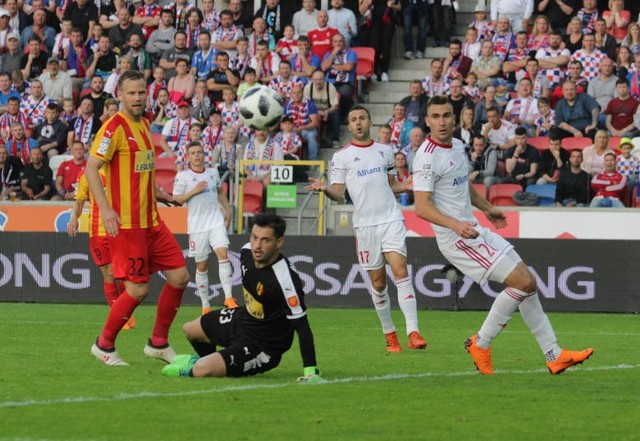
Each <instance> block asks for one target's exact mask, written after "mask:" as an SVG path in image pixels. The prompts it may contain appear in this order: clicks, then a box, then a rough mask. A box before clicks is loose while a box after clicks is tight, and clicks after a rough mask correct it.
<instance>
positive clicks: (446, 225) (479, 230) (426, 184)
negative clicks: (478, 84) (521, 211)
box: [413, 96, 593, 375]
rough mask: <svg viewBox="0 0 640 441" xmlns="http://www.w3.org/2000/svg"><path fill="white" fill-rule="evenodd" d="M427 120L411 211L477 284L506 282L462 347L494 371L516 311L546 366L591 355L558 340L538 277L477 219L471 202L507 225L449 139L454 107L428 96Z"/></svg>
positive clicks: (559, 367)
mask: <svg viewBox="0 0 640 441" xmlns="http://www.w3.org/2000/svg"><path fill="white" fill-rule="evenodd" d="M426 123H427V125H428V126H429V128H430V129H431V134H430V135H429V137H427V139H426V140H425V142H424V143H423V144H422V145H421V146H420V148H419V149H418V151H417V152H416V156H415V159H414V162H413V191H414V195H415V205H416V214H417V215H418V216H419V217H420V218H422V219H424V220H426V221H429V222H430V223H431V225H432V226H433V230H434V231H435V233H436V239H437V241H438V248H439V249H440V252H441V253H442V254H443V255H444V257H445V258H446V259H447V260H448V261H449V262H450V263H451V264H453V265H454V266H455V267H456V268H458V269H459V270H460V271H461V272H462V273H464V274H465V275H467V276H469V277H471V278H472V279H473V280H474V281H475V282H476V283H478V284H479V285H482V284H484V283H485V282H487V281H488V280H491V281H494V282H499V283H503V284H504V285H505V288H504V290H503V291H502V292H500V294H498V296H497V297H496V299H495V300H494V302H493V305H492V306H491V310H490V311H489V314H488V316H487V318H486V319H485V321H484V323H483V324H482V327H481V328H480V330H479V331H478V333H477V334H476V335H473V336H471V337H469V338H468V339H467V341H466V342H465V347H466V349H467V352H469V354H470V355H471V357H472V358H473V362H474V363H475V365H476V367H477V368H478V370H479V371H480V373H482V374H484V375H490V374H493V373H494V372H493V365H492V362H491V348H490V346H491V342H492V341H493V339H495V338H496V337H497V336H498V334H499V333H500V331H502V329H504V327H505V326H506V325H507V323H509V320H510V319H511V316H512V315H513V313H514V312H515V311H516V309H519V310H520V314H521V315H522V319H523V320H524V322H525V323H526V325H527V326H528V327H529V329H530V330H531V332H532V333H533V335H534V336H535V337H536V340H537V341H538V344H539V345H540V349H542V353H543V354H544V356H545V358H546V361H547V367H548V369H549V372H551V373H552V374H559V373H562V372H564V371H565V370H566V369H567V368H569V367H571V366H574V365H576V364H580V363H582V362H583V361H585V360H586V359H587V358H589V357H590V356H591V354H592V353H593V349H585V350H583V351H568V350H566V349H561V348H560V346H558V343H557V340H556V335H555V332H554V330H553V327H552V326H551V323H550V322H549V319H548V318H547V315H546V314H545V313H544V311H543V309H542V305H541V304H540V300H539V298H538V290H537V286H536V280H535V277H534V276H533V274H532V273H531V271H530V270H529V268H528V267H527V265H526V264H525V263H524V262H523V261H522V259H521V258H520V256H519V255H518V253H516V251H515V250H514V248H513V245H511V244H510V243H509V242H507V241H506V240H504V239H503V238H502V237H501V236H499V235H497V234H495V233H493V232H492V231H491V230H490V229H488V228H484V227H480V226H478V222H477V220H476V218H475V217H474V216H473V213H472V206H474V207H476V208H477V209H478V210H481V211H482V212H483V213H484V214H485V216H486V217H487V219H488V220H489V221H491V223H493V225H494V226H495V227H496V228H504V227H505V226H506V224H507V221H506V218H505V217H504V214H503V213H502V211H501V210H500V209H499V208H496V207H494V206H493V205H491V204H490V203H489V201H487V199H485V198H484V197H483V196H481V195H480V194H479V193H478V192H477V191H476V190H475V188H474V186H473V185H472V184H471V183H470V182H468V179H467V175H468V173H469V170H468V163H467V159H466V156H465V152H464V145H463V143H462V141H460V140H458V139H453V136H452V133H453V127H454V126H455V118H454V115H453V107H452V106H451V103H450V102H449V100H448V98H447V97H445V96H434V97H432V98H431V99H430V100H429V105H428V108H427V117H426Z"/></svg>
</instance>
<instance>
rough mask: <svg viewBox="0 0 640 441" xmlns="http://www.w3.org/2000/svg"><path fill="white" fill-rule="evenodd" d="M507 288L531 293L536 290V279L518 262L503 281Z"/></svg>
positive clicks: (524, 265) (523, 264)
mask: <svg viewBox="0 0 640 441" xmlns="http://www.w3.org/2000/svg"><path fill="white" fill-rule="evenodd" d="M505 282H506V284H507V286H510V287H513V288H516V289H519V290H520V291H523V292H526V293H533V292H535V291H536V290H537V289H538V288H537V284H536V278H535V277H534V275H533V274H532V273H531V271H530V270H529V268H528V267H527V265H526V264H525V263H524V262H519V263H518V265H517V266H516V267H515V268H514V270H513V271H512V272H511V274H509V277H508V278H507V280H506V281H505Z"/></svg>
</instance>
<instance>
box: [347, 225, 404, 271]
mask: <svg viewBox="0 0 640 441" xmlns="http://www.w3.org/2000/svg"><path fill="white" fill-rule="evenodd" d="M355 236H356V254H357V256H358V262H359V263H360V266H361V267H362V269H364V270H366V271H371V270H376V269H379V268H382V267H383V266H384V265H385V259H384V253H388V252H390V251H395V252H396V253H398V254H402V255H403V256H405V257H406V255H407V246H406V238H407V229H406V228H405V226H404V221H402V220H397V221H394V222H389V223H387V224H380V225H371V226H369V227H358V228H355Z"/></svg>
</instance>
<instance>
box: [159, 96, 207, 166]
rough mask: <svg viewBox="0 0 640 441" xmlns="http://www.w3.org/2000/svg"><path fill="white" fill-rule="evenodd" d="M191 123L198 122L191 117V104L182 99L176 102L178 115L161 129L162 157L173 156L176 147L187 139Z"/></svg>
mask: <svg viewBox="0 0 640 441" xmlns="http://www.w3.org/2000/svg"><path fill="white" fill-rule="evenodd" d="M191 124H199V122H198V120H197V119H195V118H192V117H191V106H190V105H189V103H188V102H186V101H184V100H182V101H180V102H179V103H178V116H176V117H175V118H171V119H170V120H169V121H167V123H166V124H165V125H164V127H163V129H162V137H161V138H160V147H162V150H163V153H162V156H163V157H169V158H175V157H176V148H177V146H178V145H179V144H184V143H186V142H187V140H188V139H189V129H190V127H191Z"/></svg>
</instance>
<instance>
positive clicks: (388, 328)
mask: <svg viewBox="0 0 640 441" xmlns="http://www.w3.org/2000/svg"><path fill="white" fill-rule="evenodd" d="M371 299H372V300H373V306H375V308H376V312H377V313H378V318H379V319H380V324H381V325H382V332H384V333H385V334H388V333H390V332H394V331H395V330H396V327H395V326H394V325H393V320H391V299H390V298H389V291H388V290H387V288H386V287H385V288H384V289H383V290H382V292H378V291H376V290H375V289H374V288H373V286H372V287H371Z"/></svg>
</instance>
